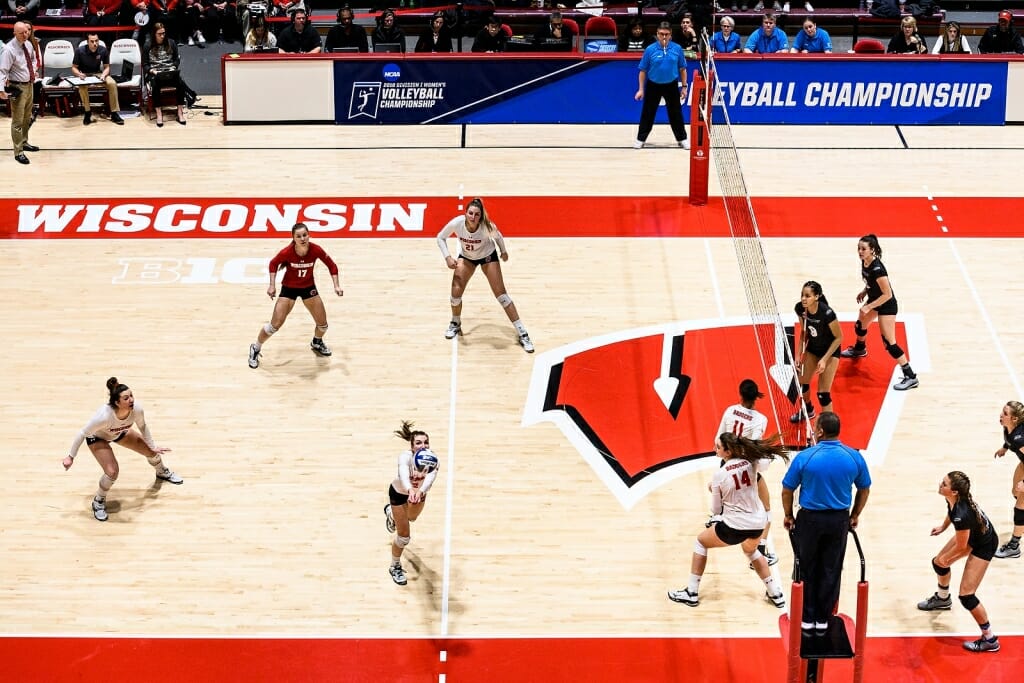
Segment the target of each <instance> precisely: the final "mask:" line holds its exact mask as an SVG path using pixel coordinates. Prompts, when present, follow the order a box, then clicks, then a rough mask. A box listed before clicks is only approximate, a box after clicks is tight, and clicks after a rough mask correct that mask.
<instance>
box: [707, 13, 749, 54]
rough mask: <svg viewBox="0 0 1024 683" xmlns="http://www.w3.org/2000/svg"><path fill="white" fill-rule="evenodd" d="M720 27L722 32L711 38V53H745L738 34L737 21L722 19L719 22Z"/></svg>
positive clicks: (730, 18)
mask: <svg viewBox="0 0 1024 683" xmlns="http://www.w3.org/2000/svg"><path fill="white" fill-rule="evenodd" d="M718 27H719V29H720V30H718V31H715V35H713V36H711V51H712V52H714V53H715V54H728V53H731V52H743V44H742V41H741V40H740V34H738V33H736V20H735V19H733V18H732V17H722V18H721V19H720V20H719V21H718Z"/></svg>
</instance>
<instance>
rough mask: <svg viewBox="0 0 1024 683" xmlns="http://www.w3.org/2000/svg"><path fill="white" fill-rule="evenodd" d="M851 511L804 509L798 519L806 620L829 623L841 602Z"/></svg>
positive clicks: (797, 528) (797, 541)
mask: <svg viewBox="0 0 1024 683" xmlns="http://www.w3.org/2000/svg"><path fill="white" fill-rule="evenodd" d="M849 535H850V511H849V510H807V509H801V510H800V512H799V514H797V518H796V543H797V552H798V553H799V556H800V575H801V577H802V578H803V582H804V612H803V621H804V622H807V623H813V622H817V623H819V624H823V623H826V622H827V621H828V618H829V616H830V615H831V614H832V611H833V609H834V608H835V606H836V603H837V602H838V601H839V582H840V579H841V578H842V575H843V559H844V558H845V557H846V541H847V538H848V537H849Z"/></svg>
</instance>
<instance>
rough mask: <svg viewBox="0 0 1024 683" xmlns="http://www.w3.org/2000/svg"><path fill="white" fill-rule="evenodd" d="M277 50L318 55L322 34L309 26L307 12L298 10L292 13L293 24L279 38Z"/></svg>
mask: <svg viewBox="0 0 1024 683" xmlns="http://www.w3.org/2000/svg"><path fill="white" fill-rule="evenodd" d="M277 49H278V51H279V52H287V53H291V54H316V53H318V52H320V51H321V45H320V34H319V33H317V30H316V29H315V28H313V27H312V26H310V25H309V17H308V16H306V10H304V9H297V10H295V11H293V12H292V23H291V24H289V25H288V26H286V27H285V28H284V30H282V31H281V34H280V35H279V36H277Z"/></svg>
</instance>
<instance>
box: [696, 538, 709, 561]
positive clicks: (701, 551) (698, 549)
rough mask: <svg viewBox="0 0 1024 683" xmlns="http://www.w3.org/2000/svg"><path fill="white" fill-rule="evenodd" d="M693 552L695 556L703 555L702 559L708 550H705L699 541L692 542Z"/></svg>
mask: <svg viewBox="0 0 1024 683" xmlns="http://www.w3.org/2000/svg"><path fill="white" fill-rule="evenodd" d="M693 552H694V553H696V554H697V555H703V556H704V557H707V556H708V549H707V548H705V547H704V544H703V543H701V542H700V541H694V542H693Z"/></svg>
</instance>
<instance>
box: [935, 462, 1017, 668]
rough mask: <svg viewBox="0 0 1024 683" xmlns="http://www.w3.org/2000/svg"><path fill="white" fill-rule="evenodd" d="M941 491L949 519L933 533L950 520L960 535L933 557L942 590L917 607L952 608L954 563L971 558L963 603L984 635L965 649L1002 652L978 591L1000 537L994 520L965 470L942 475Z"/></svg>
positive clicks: (963, 585)
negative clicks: (973, 493) (978, 500)
mask: <svg viewBox="0 0 1024 683" xmlns="http://www.w3.org/2000/svg"><path fill="white" fill-rule="evenodd" d="M939 495H940V496H942V497H943V498H945V499H946V509H947V512H946V519H944V520H943V521H942V525H941V526H937V527H935V528H934V529H932V536H938V535H939V534H941V533H942V532H943V531H945V530H946V529H947V528H948V527H949V525H950V524H952V525H953V528H954V529H956V535H955V536H953V538H951V539H949V540H948V541H947V542H946V545H944V546H942V550H940V551H939V554H938V555H936V556H935V558H934V559H932V569H934V570H935V574H936V575H937V576H938V584H939V590H938V591H936V593H935V594H934V595H932V596H931V597H930V598H928V599H927V600H922V601H921V602H919V603H917V608H918V609H920V610H924V611H926V612H931V611H934V610H948V609H949V608H950V607H952V606H953V600H952V599H951V598H950V597H949V581H950V578H951V577H950V574H951V572H950V570H949V568H950V566H952V564H953V563H954V562H956V561H957V560H959V559H960V558H962V557H966V558H967V564H965V565H964V574H963V576H962V577H961V578H960V596H959V597H960V604H961V605H963V606H964V607H965V608H966V609H967V611H969V612H970V613H971V616H972V617H974V620H975V621H976V622H978V626H980V627H981V638H978V639H977V640H970V641H968V642H966V643H964V649H965V650H970V651H971V652H998V651H999V639H998V638H996V635H995V634H994V633H993V632H992V625H991V624H990V623H989V621H988V612H986V611H985V607H984V606H983V605H982V604H981V601H980V600H978V598H977V596H975V595H974V591H976V590H978V586H979V585H980V584H981V580H982V579H983V578H985V571H986V570H987V569H988V565H989V563H990V562H991V561H992V556H993V555H995V552H996V546H997V545H999V537H998V536H997V535H996V531H995V529H993V528H992V522H990V521H989V519H988V517H987V516H986V515H985V513H984V512H982V510H981V508H979V507H978V504H977V503H975V502H974V499H973V498H972V497H971V480H970V479H968V478H967V475H966V474H964V473H963V472H959V471H953V472H950V473H949V474H947V475H946V476H945V477H943V478H942V483H940V484H939Z"/></svg>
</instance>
